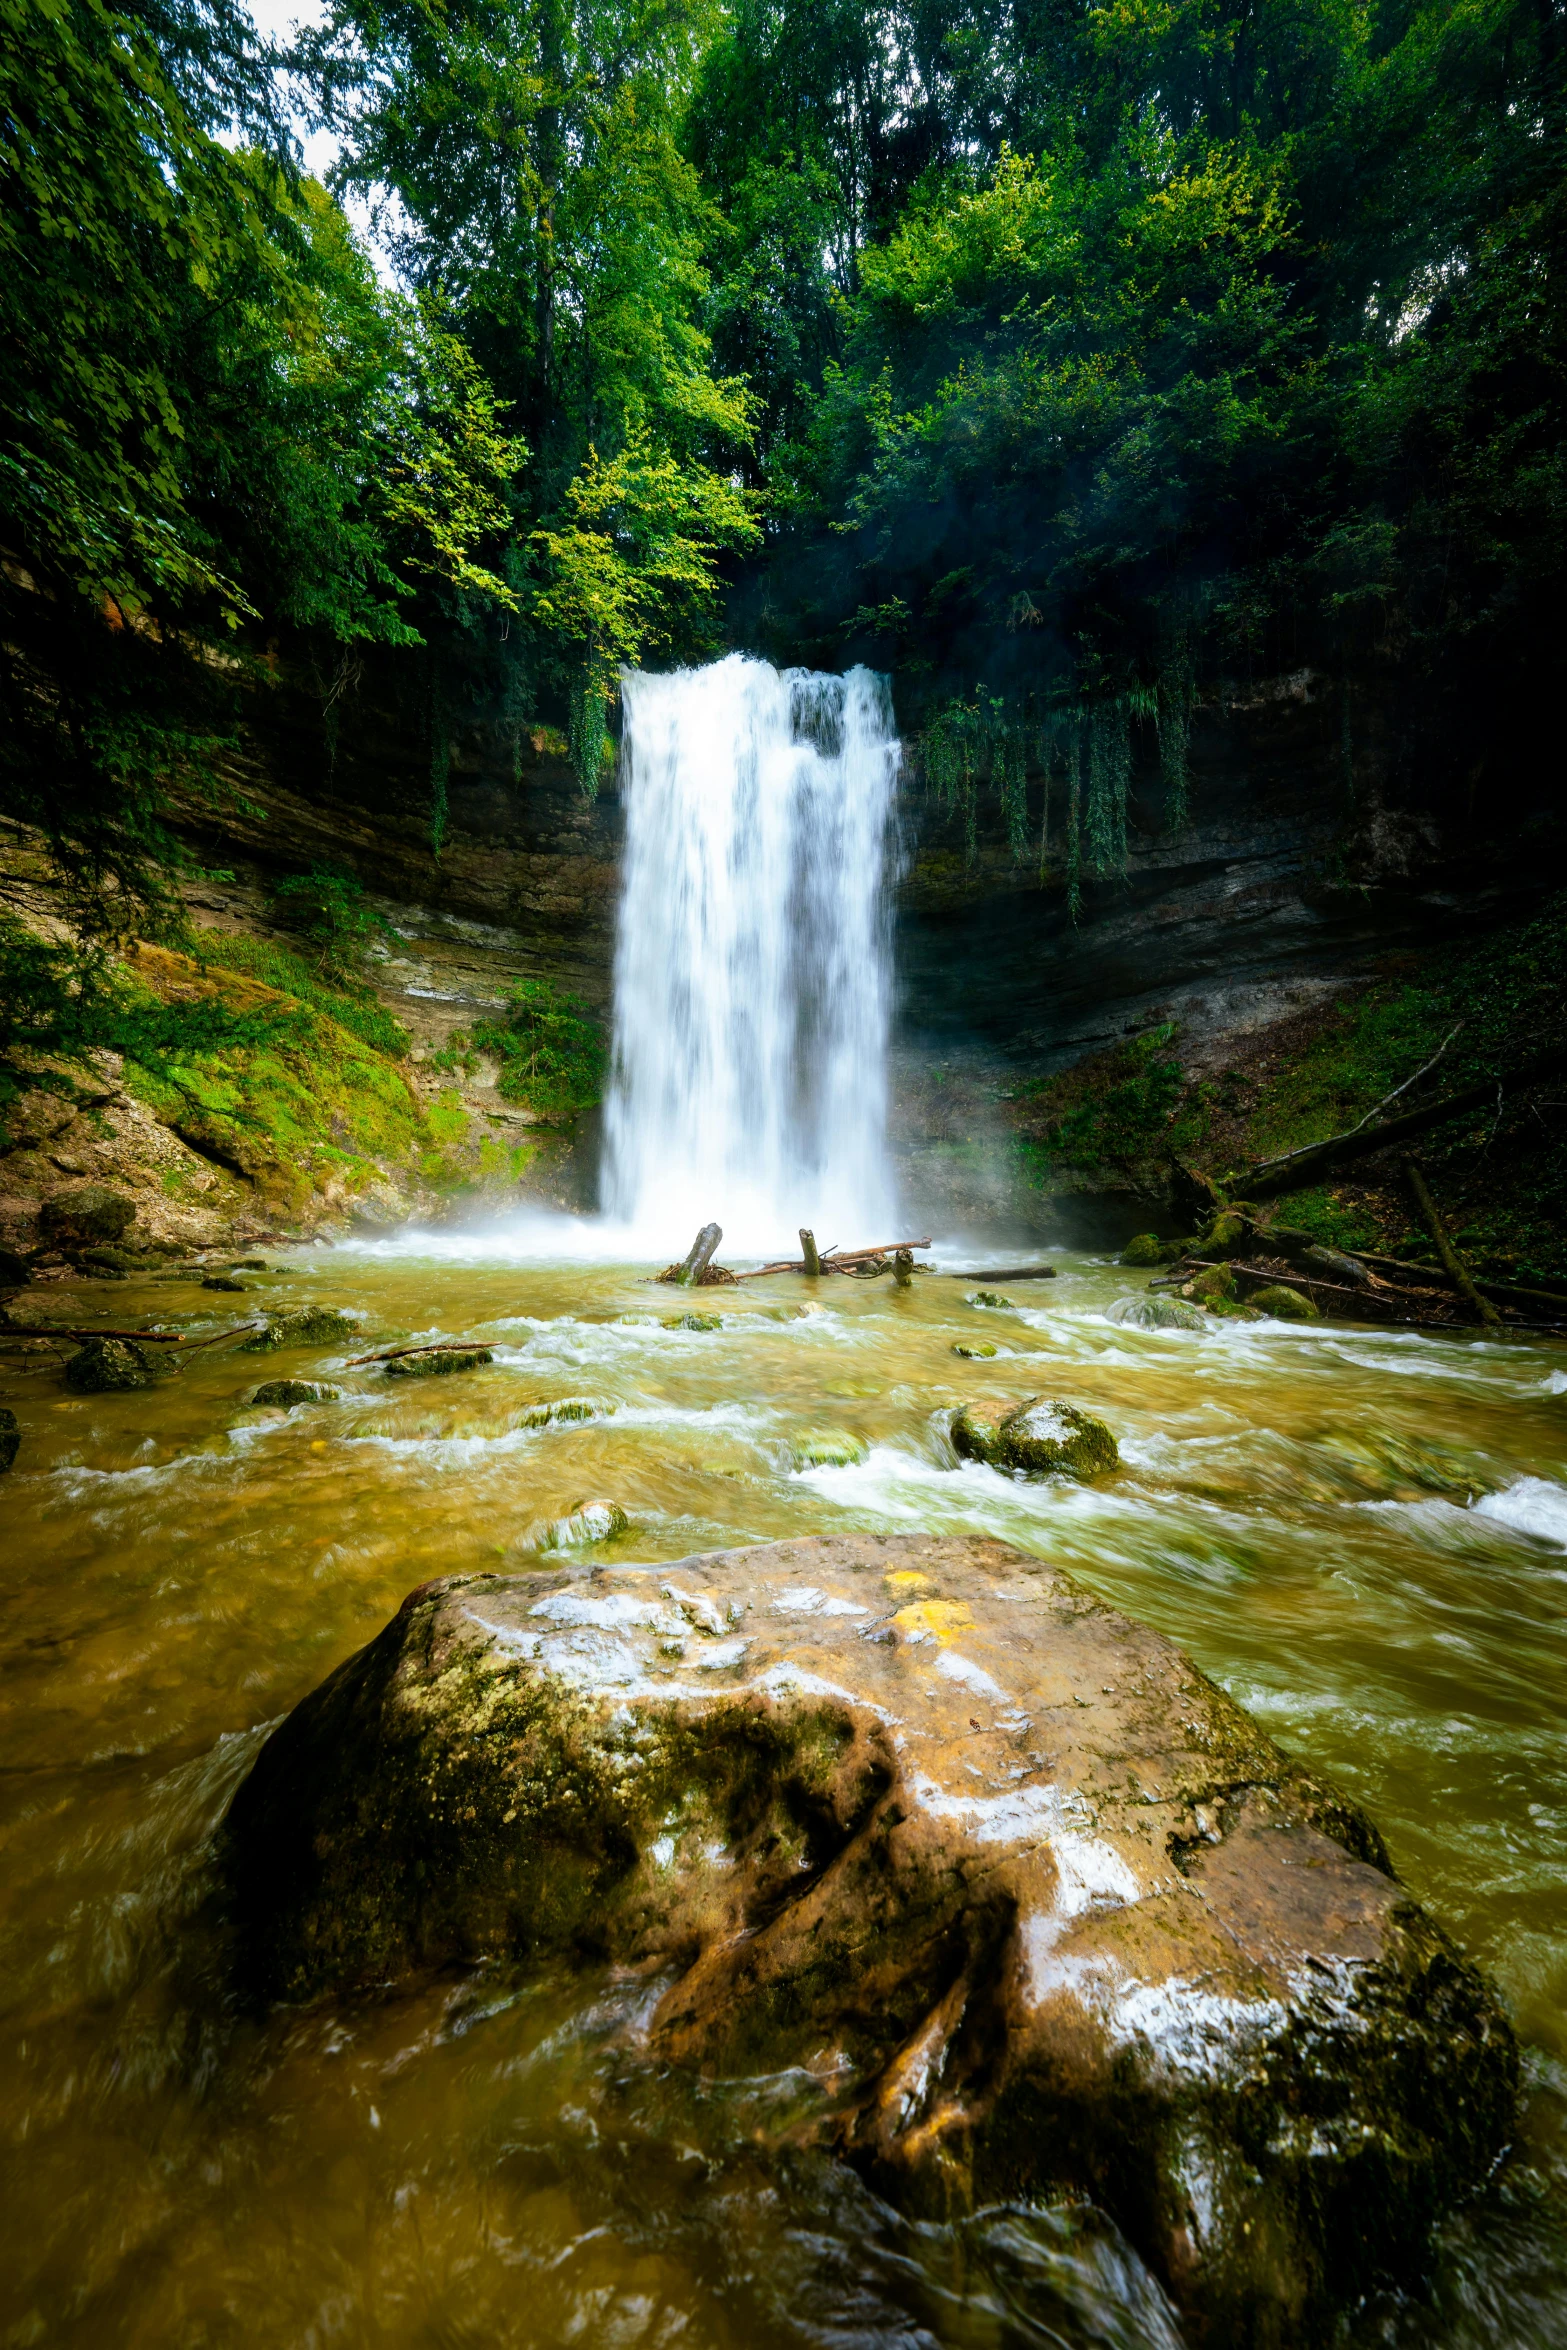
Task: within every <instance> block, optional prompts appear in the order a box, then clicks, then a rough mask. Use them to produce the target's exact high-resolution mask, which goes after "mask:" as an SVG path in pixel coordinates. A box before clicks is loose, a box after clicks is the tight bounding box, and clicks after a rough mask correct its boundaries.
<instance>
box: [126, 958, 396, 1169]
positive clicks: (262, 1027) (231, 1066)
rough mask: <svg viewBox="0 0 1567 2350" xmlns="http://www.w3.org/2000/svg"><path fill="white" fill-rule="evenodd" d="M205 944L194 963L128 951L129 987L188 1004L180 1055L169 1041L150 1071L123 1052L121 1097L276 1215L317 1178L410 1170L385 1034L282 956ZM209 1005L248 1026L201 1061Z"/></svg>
mask: <svg viewBox="0 0 1567 2350" xmlns="http://www.w3.org/2000/svg"><path fill="white" fill-rule="evenodd" d="M217 935H218V934H216V933H210V932H209V933H204V934H202V937H201V941H200V944H201V960H200V961H197V960H195V959H193V958H192V957H189V956H185V955H179V954H175V953H172V952H171V951H170V950H168V949H166V948H157V947H144V948H142V949H141V951H140V952H139V953H138V955H137V957H136V960H135V964H134V966H133V984H139V985H140V986H142V987H144V988H145V989H146V990H147V992H148V993H149V994H150V995H154V996H156V997H157V998H159V999H161V1001H162V1002H163V1003H164V1004H165V1005H168V1006H174V1007H178V1006H180V1005H185V1006H187V1007H189V1008H190V1010H191V1012H192V1037H191V1049H190V1050H189V1051H188V1052H181V1050H180V1049H179V1046H178V1041H177V1039H176V1040H174V1041H172V1042H171V1045H170V1048H169V1050H168V1051H167V1052H165V1053H164V1054H163V1055H162V1056H161V1057H160V1058H159V1059H158V1061H157V1062H156V1063H155V1064H149V1063H144V1062H142V1061H140V1060H138V1059H136V1058H135V1057H134V1056H132V1055H128V1056H127V1059H126V1063H125V1084H126V1087H127V1089H128V1090H129V1091H130V1092H132V1093H134V1094H136V1095H137V1096H138V1098H139V1099H141V1100H142V1101H144V1102H146V1103H147V1104H148V1106H149V1107H150V1108H151V1109H152V1110H154V1111H155V1112H156V1114H157V1115H158V1116H159V1117H160V1118H161V1119H163V1120H164V1122H165V1123H166V1124H167V1125H169V1126H170V1127H172V1128H173V1130H174V1132H175V1133H177V1134H178V1135H179V1136H180V1137H181V1139H182V1140H183V1141H185V1142H187V1143H188V1144H189V1145H190V1147H191V1148H192V1149H193V1150H195V1151H197V1152H198V1153H200V1154H201V1155H202V1156H203V1157H205V1158H208V1159H209V1160H211V1161H212V1162H213V1163H214V1164H215V1165H217V1166H220V1167H225V1168H227V1169H229V1170H230V1171H231V1172H232V1173H235V1174H237V1175H240V1176H242V1177H243V1178H245V1179H246V1180H248V1181H250V1182H252V1183H254V1184H255V1185H256V1186H257V1187H258V1188H259V1189H260V1190H262V1191H263V1192H264V1193H265V1194H266V1195H267V1197H268V1198H269V1199H271V1200H272V1201H274V1202H275V1203H276V1205H277V1206H278V1207H280V1208H283V1209H297V1208H299V1207H301V1206H303V1204H304V1203H305V1201H306V1200H307V1199H308V1198H309V1196H310V1194H311V1192H312V1191H313V1190H314V1189H316V1188H318V1187H319V1186H320V1184H321V1183H322V1182H323V1180H324V1179H328V1178H335V1179H336V1181H337V1182H338V1183H339V1184H346V1186H347V1188H348V1189H350V1190H356V1189H360V1188H363V1187H366V1186H368V1185H370V1184H371V1183H374V1182H376V1181H378V1180H380V1179H381V1178H382V1177H383V1175H384V1173H385V1171H386V1170H387V1168H388V1167H400V1166H406V1165H409V1164H411V1163H412V1162H413V1161H414V1160H415V1159H416V1157H417V1155H418V1154H419V1152H420V1150H421V1149H422V1148H423V1147H424V1146H425V1141H426V1123H425V1118H424V1115H423V1112H422V1109H421V1106H420V1103H419V1100H418V1097H417V1096H416V1094H415V1093H414V1091H413V1089H412V1087H411V1086H410V1084H409V1082H408V1079H407V1077H406V1075H405V1074H404V1072H403V1070H402V1068H401V1067H400V1066H399V1061H400V1057H401V1052H402V1048H403V1044H404V1042H405V1040H404V1037H403V1032H402V1030H401V1029H400V1028H399V1027H398V1026H397V1023H396V1022H395V1021H393V1020H391V1019H390V1017H389V1016H388V1015H387V1014H386V1013H385V1012H384V1011H383V1010H382V1008H381V1007H380V1006H379V1005H378V1004H375V1003H373V1002H369V1001H365V1000H361V999H360V998H359V997H358V996H357V995H347V994H343V993H341V992H340V991H338V990H335V989H332V988H329V987H326V986H325V985H323V984H322V983H321V982H320V981H319V980H318V979H316V978H315V977H314V975H313V974H312V973H311V972H310V970H309V968H308V966H306V965H305V964H304V963H302V962H301V961H300V960H299V958H298V957H297V956H294V955H291V954H290V953H289V952H288V951H287V949H286V948H274V947H272V946H270V945H268V944H267V943H266V942H263V941H256V940H250V939H238V938H233V937H229V936H226V935H225V936H223V937H222V938H221V940H220V941H219V942H218V947H217V951H215V952H214V951H209V950H211V949H212V947H213V942H214V940H215V939H217ZM252 950H253V951H252ZM247 966H248V967H247ZM263 973H265V974H266V976H263ZM214 997H215V998H217V999H218V1000H220V1001H222V1002H224V1003H226V1004H228V1005H229V1006H230V1007H231V1008H232V1009H234V1010H235V1011H237V1012H239V1013H242V1014H249V1015H251V1016H252V1019H251V1023H250V1024H248V1025H247V1029H246V1031H245V1032H244V1033H242V1035H241V1036H239V1037H238V1038H237V1039H236V1040H235V1041H233V1042H230V1043H228V1044H225V1045H222V1046H220V1047H218V1048H217V1049H208V1050H203V1049H201V1032H200V1029H199V1026H198V1025H197V1022H196V1019H195V1014H196V1012H197V1011H198V1010H199V1007H200V1006H201V1005H202V1003H203V1002H204V1001H208V1000H210V999H212V998H214ZM340 1015H341V1016H340Z"/></svg>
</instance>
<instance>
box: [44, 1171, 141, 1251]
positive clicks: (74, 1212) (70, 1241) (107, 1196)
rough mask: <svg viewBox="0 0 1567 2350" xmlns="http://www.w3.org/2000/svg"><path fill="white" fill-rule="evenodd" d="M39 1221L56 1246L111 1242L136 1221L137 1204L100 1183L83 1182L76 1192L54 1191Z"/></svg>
mask: <svg viewBox="0 0 1567 2350" xmlns="http://www.w3.org/2000/svg"><path fill="white" fill-rule="evenodd" d="M38 1221H39V1224H40V1225H41V1226H42V1228H43V1231H44V1233H45V1235H46V1237H47V1238H48V1239H49V1240H50V1241H51V1242H52V1243H53V1244H54V1246H55V1247H56V1248H71V1247H76V1248H92V1247H94V1246H104V1245H110V1244H112V1243H113V1242H114V1241H116V1240H118V1239H119V1237H120V1235H121V1233H122V1232H125V1231H127V1230H128V1229H129V1228H130V1226H131V1225H132V1224H134V1223H135V1221H136V1203H135V1201H134V1200H128V1199H127V1198H126V1197H125V1194H124V1193H123V1192H121V1191H108V1190H106V1189H105V1188H104V1186H103V1185H102V1184H101V1183H83V1184H81V1185H80V1186H78V1188H77V1189H76V1190H74V1191H56V1192H53V1193H51V1195H50V1197H49V1198H48V1199H46V1200H45V1201H44V1203H43V1206H42V1207H41V1208H40V1209H39V1211H38Z"/></svg>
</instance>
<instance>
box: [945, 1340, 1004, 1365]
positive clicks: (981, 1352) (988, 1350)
mask: <svg viewBox="0 0 1567 2350" xmlns="http://www.w3.org/2000/svg"><path fill="white" fill-rule="evenodd" d="M952 1351H953V1353H954V1354H955V1355H959V1356H961V1357H962V1359H963V1361H964V1362H965V1363H988V1362H989V1361H990V1359H991V1357H992V1355H994V1354H995V1352H996V1351H997V1350H996V1349H995V1347H993V1346H992V1345H991V1343H990V1340H989V1339H988V1338H960V1339H958V1340H956V1342H955V1343H954V1345H953V1349H952Z"/></svg>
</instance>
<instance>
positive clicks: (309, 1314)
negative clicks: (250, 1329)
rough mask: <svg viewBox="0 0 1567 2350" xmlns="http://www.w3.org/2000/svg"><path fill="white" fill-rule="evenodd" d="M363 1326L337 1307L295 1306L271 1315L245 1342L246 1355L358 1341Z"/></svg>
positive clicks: (242, 1349) (244, 1351) (241, 1345)
mask: <svg viewBox="0 0 1567 2350" xmlns="http://www.w3.org/2000/svg"><path fill="white" fill-rule="evenodd" d="M358 1336H359V1325H358V1323H357V1322H356V1321H354V1320H353V1318H352V1316H351V1315H348V1314H342V1313H339V1312H338V1310H337V1308H336V1307H335V1306H295V1307H292V1308H291V1309H289V1310H288V1311H286V1312H282V1313H276V1314H268V1316H267V1318H266V1321H265V1322H264V1323H263V1324H262V1326H261V1328H260V1329H259V1330H257V1331H256V1332H255V1333H254V1334H253V1335H252V1336H251V1337H249V1338H246V1339H242V1340H241V1342H240V1352H241V1353H242V1354H265V1353H267V1352H268V1350H269V1349H270V1348H272V1347H275V1346H336V1345H341V1344H342V1343H343V1342H344V1340H346V1339H350V1338H357V1337H358Z"/></svg>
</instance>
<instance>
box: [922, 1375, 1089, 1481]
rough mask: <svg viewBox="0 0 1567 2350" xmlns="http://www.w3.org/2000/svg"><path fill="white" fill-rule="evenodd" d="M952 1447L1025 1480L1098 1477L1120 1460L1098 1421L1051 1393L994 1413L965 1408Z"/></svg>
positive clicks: (954, 1427)
mask: <svg viewBox="0 0 1567 2350" xmlns="http://www.w3.org/2000/svg"><path fill="white" fill-rule="evenodd" d="M960 1351H961V1350H960V1349H958V1348H956V1347H954V1349H953V1352H954V1353H955V1354H956V1353H958V1352H960ZM989 1351H990V1352H992V1353H994V1351H995V1350H994V1348H992V1349H990V1350H989ZM952 1444H953V1449H954V1451H955V1452H956V1453H957V1455H958V1457H959V1459H960V1460H966V1461H985V1462H988V1463H989V1465H990V1466H991V1467H992V1468H993V1469H1019V1470H1021V1471H1023V1473H1024V1474H1025V1475H1027V1476H1030V1477H1099V1476H1103V1475H1104V1474H1105V1472H1106V1471H1107V1470H1110V1469H1114V1468H1117V1467H1118V1466H1119V1465H1120V1459H1121V1453H1120V1447H1119V1446H1118V1445H1117V1443H1116V1440H1115V1438H1114V1436H1113V1435H1112V1434H1111V1432H1110V1430H1109V1429H1108V1428H1107V1427H1106V1426H1105V1424H1104V1422H1103V1420H1100V1419H1096V1418H1095V1416H1094V1414H1093V1413H1092V1412H1085V1411H1082V1410H1080V1409H1079V1407H1078V1406H1077V1405H1076V1404H1073V1403H1065V1402H1063V1401H1062V1400H1061V1398H1060V1397H1059V1396H1053V1395H1031V1396H1029V1397H1028V1398H1027V1399H1026V1401H1025V1402H1023V1403H1020V1404H1014V1405H1013V1406H1012V1408H1011V1409H1010V1411H1007V1410H1002V1411H1000V1412H997V1413H990V1412H985V1411H983V1410H979V1411H976V1410H975V1409H973V1408H972V1407H970V1406H967V1405H965V1407H964V1408H963V1410H961V1411H960V1412H959V1413H958V1414H957V1416H956V1417H955V1419H954V1420H953V1423H952Z"/></svg>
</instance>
